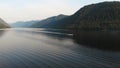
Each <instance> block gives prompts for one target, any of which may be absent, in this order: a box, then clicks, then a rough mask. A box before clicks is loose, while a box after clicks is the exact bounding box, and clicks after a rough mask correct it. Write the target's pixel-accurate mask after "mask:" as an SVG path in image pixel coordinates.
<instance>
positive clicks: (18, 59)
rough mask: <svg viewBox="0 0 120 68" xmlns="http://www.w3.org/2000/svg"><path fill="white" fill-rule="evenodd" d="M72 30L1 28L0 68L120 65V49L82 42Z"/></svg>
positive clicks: (105, 67) (117, 67)
mask: <svg viewBox="0 0 120 68" xmlns="http://www.w3.org/2000/svg"><path fill="white" fill-rule="evenodd" d="M70 36H72V35H71V34H66V33H55V32H47V31H44V29H5V30H0V68H120V52H109V51H102V50H97V49H92V48H87V47H84V46H81V45H78V44H76V43H75V42H74V40H73V39H71V37H70Z"/></svg>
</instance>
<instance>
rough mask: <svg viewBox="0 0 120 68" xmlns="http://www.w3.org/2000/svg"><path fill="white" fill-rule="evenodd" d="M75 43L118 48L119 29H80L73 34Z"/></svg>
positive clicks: (103, 47) (119, 43) (102, 47)
mask: <svg viewBox="0 0 120 68" xmlns="http://www.w3.org/2000/svg"><path fill="white" fill-rule="evenodd" d="M74 39H75V41H76V42H77V43H79V44H83V45H87V46H90V47H97V48H101V49H104V50H120V32H119V31H81V32H79V34H76V35H75V36H74Z"/></svg>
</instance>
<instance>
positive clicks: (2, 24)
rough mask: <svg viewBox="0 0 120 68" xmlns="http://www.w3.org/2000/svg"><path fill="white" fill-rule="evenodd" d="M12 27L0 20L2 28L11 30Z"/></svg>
mask: <svg viewBox="0 0 120 68" xmlns="http://www.w3.org/2000/svg"><path fill="white" fill-rule="evenodd" d="M9 27H10V26H9V25H8V24H7V23H6V22H5V21H4V20H2V19H1V18H0V28H9Z"/></svg>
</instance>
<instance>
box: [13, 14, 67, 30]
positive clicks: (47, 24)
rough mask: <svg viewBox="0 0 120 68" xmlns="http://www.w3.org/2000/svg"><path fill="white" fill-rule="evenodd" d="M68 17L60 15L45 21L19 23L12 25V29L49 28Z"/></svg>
mask: <svg viewBox="0 0 120 68" xmlns="http://www.w3.org/2000/svg"><path fill="white" fill-rule="evenodd" d="M66 17H68V16H67V15H63V14H60V15H58V16H53V17H49V18H47V19H44V20H33V21H25V22H24V21H19V22H16V23H13V24H12V27H28V28H49V27H50V26H51V25H52V24H57V22H56V21H58V20H61V19H63V18H66Z"/></svg>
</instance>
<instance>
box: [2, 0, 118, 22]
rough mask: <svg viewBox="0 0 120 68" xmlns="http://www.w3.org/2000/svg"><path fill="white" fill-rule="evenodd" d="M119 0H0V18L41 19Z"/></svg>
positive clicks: (10, 20) (18, 19) (9, 19)
mask: <svg viewBox="0 0 120 68" xmlns="http://www.w3.org/2000/svg"><path fill="white" fill-rule="evenodd" d="M103 1H120V0H0V18H2V19H3V20H5V21H6V22H7V23H14V22H16V21H29V20H41V19H45V18H47V17H51V16H56V15H59V14H65V15H72V14H74V13H75V12H76V11H78V10H79V9H80V8H81V7H83V6H85V5H88V4H92V3H98V2H103Z"/></svg>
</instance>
